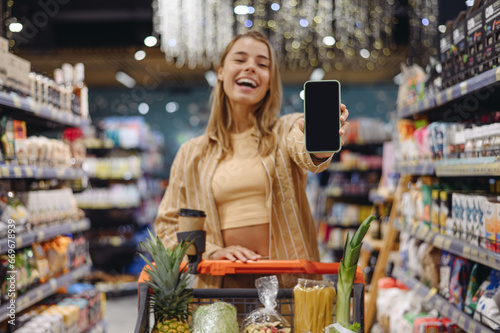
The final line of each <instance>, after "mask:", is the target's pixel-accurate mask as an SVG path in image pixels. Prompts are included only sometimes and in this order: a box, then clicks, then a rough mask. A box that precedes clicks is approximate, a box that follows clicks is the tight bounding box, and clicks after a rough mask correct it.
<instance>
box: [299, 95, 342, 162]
mask: <svg viewBox="0 0 500 333" xmlns="http://www.w3.org/2000/svg"><path fill="white" fill-rule="evenodd" d="M340 112H341V113H340V123H341V127H340V129H339V135H340V142H341V144H342V145H344V140H343V135H344V134H345V132H346V131H347V128H348V127H349V122H348V121H346V120H347V118H348V117H349V110H347V107H346V106H345V105H344V104H340ZM297 124H298V125H299V129H300V130H301V131H302V132H304V119H300V120H299V121H298V122H297ZM312 155H314V157H316V158H318V159H325V158H329V157H330V156H332V155H333V153H312Z"/></svg>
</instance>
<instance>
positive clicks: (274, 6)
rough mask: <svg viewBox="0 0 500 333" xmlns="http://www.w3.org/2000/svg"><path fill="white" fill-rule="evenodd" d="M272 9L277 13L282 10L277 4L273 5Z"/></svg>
mask: <svg viewBox="0 0 500 333" xmlns="http://www.w3.org/2000/svg"><path fill="white" fill-rule="evenodd" d="M271 9H272V10H274V11H275V12H276V11H278V10H280V5H279V4H278V3H276V2H275V3H273V4H271Z"/></svg>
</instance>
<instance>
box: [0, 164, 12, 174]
mask: <svg viewBox="0 0 500 333" xmlns="http://www.w3.org/2000/svg"><path fill="white" fill-rule="evenodd" d="M0 174H1V176H2V177H10V170H9V168H8V167H6V166H1V167H0Z"/></svg>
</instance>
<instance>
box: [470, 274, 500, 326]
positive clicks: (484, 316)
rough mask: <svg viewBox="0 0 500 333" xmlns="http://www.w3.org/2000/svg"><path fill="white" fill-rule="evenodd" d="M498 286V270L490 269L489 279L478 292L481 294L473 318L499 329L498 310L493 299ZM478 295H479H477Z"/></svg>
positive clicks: (499, 314) (499, 281) (499, 276)
mask: <svg viewBox="0 0 500 333" xmlns="http://www.w3.org/2000/svg"><path fill="white" fill-rule="evenodd" d="M499 287H500V271H497V270H495V269H492V270H491V273H490V281H489V283H487V282H486V281H485V282H484V283H483V284H482V285H481V287H480V288H479V290H478V293H479V294H480V295H481V296H480V297H479V301H478V303H477V307H476V312H475V313H474V319H475V320H477V321H479V322H482V323H483V324H486V325H488V326H489V327H491V328H492V329H494V330H498V329H500V311H499V309H498V305H497V302H496V301H495V299H496V298H497V296H498V295H496V294H497V293H498V291H499ZM478 296H479V295H478Z"/></svg>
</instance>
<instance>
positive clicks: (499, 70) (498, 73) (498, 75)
mask: <svg viewBox="0 0 500 333" xmlns="http://www.w3.org/2000/svg"><path fill="white" fill-rule="evenodd" d="M495 78H496V79H497V81H500V67H497V69H496V71H495Z"/></svg>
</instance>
